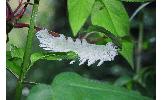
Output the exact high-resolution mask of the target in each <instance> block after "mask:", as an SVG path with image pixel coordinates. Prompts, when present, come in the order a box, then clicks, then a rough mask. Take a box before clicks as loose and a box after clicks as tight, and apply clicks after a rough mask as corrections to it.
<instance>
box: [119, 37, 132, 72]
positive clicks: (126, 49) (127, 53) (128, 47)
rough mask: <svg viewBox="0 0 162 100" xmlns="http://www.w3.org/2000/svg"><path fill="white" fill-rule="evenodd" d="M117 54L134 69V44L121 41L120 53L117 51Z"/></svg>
mask: <svg viewBox="0 0 162 100" xmlns="http://www.w3.org/2000/svg"><path fill="white" fill-rule="evenodd" d="M119 53H120V54H121V55H122V56H123V57H124V58H125V59H126V60H127V61H128V63H129V64H130V65H131V67H132V68H133V69H134V62H133V54H134V44H133V42H131V41H127V40H122V51H119Z"/></svg>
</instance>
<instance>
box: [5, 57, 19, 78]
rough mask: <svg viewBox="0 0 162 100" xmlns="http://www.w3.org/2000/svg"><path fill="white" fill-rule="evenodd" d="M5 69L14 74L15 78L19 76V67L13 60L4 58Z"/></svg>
mask: <svg viewBox="0 0 162 100" xmlns="http://www.w3.org/2000/svg"><path fill="white" fill-rule="evenodd" d="M6 66H7V69H8V70H9V71H10V72H11V73H12V74H14V75H15V76H16V77H17V78H19V76H20V73H21V67H20V66H19V65H17V64H16V63H15V62H14V61H9V60H6Z"/></svg>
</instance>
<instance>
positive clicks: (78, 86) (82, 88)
mask: <svg viewBox="0 0 162 100" xmlns="http://www.w3.org/2000/svg"><path fill="white" fill-rule="evenodd" d="M40 95H41V97H42V98H40ZM108 98H109V100H152V99H150V98H147V97H144V96H142V95H140V94H139V93H137V92H133V91H128V90H126V89H124V88H119V87H116V86H113V85H109V84H106V83H101V82H98V81H94V80H89V79H86V78H83V77H81V76H79V75H78V74H75V73H72V72H66V73H62V74H60V75H58V76H56V77H55V79H54V80H53V83H52V85H51V87H49V86H47V85H37V86H35V87H33V88H32V89H31V92H30V94H29V96H28V98H27V100H85V99H86V100H107V99H108Z"/></svg>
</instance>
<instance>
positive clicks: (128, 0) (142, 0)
mask: <svg viewBox="0 0 162 100" xmlns="http://www.w3.org/2000/svg"><path fill="white" fill-rule="evenodd" d="M121 1H126V2H147V1H153V0H121Z"/></svg>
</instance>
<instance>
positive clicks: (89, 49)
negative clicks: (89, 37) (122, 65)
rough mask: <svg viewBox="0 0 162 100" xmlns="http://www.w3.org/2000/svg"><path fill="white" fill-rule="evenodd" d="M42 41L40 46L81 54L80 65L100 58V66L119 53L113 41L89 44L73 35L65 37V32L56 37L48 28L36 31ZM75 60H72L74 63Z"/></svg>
mask: <svg viewBox="0 0 162 100" xmlns="http://www.w3.org/2000/svg"><path fill="white" fill-rule="evenodd" d="M36 36H37V38H38V39H39V41H40V45H39V46H40V47H43V49H45V50H49V51H52V52H69V51H73V52H75V53H76V54H78V56H79V61H80V63H79V65H82V64H84V63H85V62H86V61H87V60H88V66H90V65H92V64H93V63H95V62H96V61H98V60H99V63H98V65H97V66H100V65H101V64H102V63H103V62H104V61H112V60H114V57H115V56H116V55H118V52H117V47H116V46H114V44H113V43H112V42H109V43H107V44H106V45H95V44H89V43H87V41H86V40H85V39H83V40H82V41H81V40H79V39H76V40H75V41H73V39H72V38H71V37H68V38H65V36H64V35H63V34H60V36H59V37H54V36H52V35H51V34H49V33H48V30H47V29H45V30H40V31H38V32H37V33H36ZM73 62H75V61H71V62H70V64H72V63H73Z"/></svg>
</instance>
